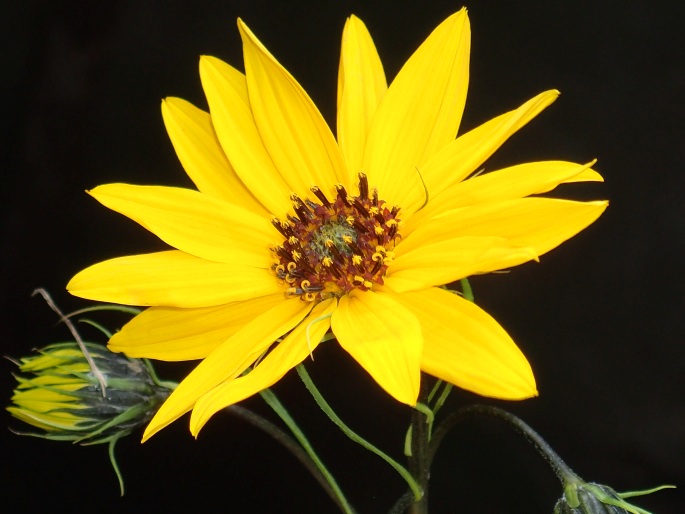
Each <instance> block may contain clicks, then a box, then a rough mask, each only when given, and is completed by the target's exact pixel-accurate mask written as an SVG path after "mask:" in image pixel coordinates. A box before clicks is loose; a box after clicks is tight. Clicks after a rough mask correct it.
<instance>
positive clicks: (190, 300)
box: [68, 10, 607, 438]
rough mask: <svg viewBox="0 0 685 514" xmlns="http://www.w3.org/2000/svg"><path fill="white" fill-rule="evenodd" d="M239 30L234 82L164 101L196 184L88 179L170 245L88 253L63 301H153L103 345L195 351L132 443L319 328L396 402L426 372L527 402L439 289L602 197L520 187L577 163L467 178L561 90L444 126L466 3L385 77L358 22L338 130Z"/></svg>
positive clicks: (349, 47) (506, 340)
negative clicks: (471, 123)
mask: <svg viewBox="0 0 685 514" xmlns="http://www.w3.org/2000/svg"><path fill="white" fill-rule="evenodd" d="M238 28H239V30H240V34H241V37H242V41H243V51H244V61H245V73H244V74H243V73H241V72H239V71H237V70H236V69H235V68H233V67H231V66H230V65H228V64H226V63H224V62H222V61H220V60H218V59H216V58H214V57H203V58H202V59H201V61H200V76H201V79H202V86H203V89H204V91H205V94H206V97H207V102H208V104H209V113H207V112H204V111H203V110H201V109H198V108H196V107H194V106H192V105H191V104H189V103H188V102H186V101H184V100H181V99H178V98H167V99H166V100H165V101H164V102H163V103H162V114H163V117H164V121H165V124H166V128H167V131H168V133H169V136H170V138H171V140H172V143H173V145H174V148H175V150H176V153H177V154H178V157H179V159H180V161H181V163H182V164H183V166H184V168H185V170H186V171H187V173H188V175H189V176H190V178H191V179H192V180H193V182H194V183H195V185H196V186H197V189H198V190H197V191H195V190H190V189H180V188H171V187H155V186H133V185H126V184H110V185H106V186H100V187H97V188H95V189H94V190H92V191H90V194H91V195H92V196H94V197H95V198H96V199H97V200H98V201H100V202H101V203H102V204H104V205H105V206H107V207H109V208H111V209H113V210H115V211H118V212H120V213H122V214H124V215H126V216H128V217H130V218H131V219H133V220H134V221H137V222H138V223H140V224H141V225H143V226H144V227H145V228H147V229H148V230H150V231H151V232H153V233H154V234H156V235H157V236H158V237H160V239H162V240H163V241H165V242H166V243H167V244H169V245H170V246H172V247H173V248H174V249H173V250H169V251H163V252H159V253H153V254H146V255H134V256H129V257H121V258H117V259H112V260H109V261H105V262H102V263H99V264H96V265H94V266H92V267H90V268H88V269H86V270H84V271H82V272H80V273H79V274H78V275H76V276H75V277H74V278H73V279H72V280H71V282H70V283H69V285H68V289H69V290H70V291H71V292H72V293H73V294H75V295H77V296H82V297H85V298H91V299H98V300H104V301H109V302H115V303H124V304H133V305H146V306H150V308H149V309H148V310H146V311H144V312H143V313H141V314H140V315H138V316H137V317H136V318H134V319H133V320H132V321H131V322H130V323H129V324H128V325H126V326H125V327H124V328H123V329H122V330H121V332H119V333H117V334H115V335H114V337H112V339H111V341H110V348H111V349H112V350H113V351H122V352H125V353H126V354H127V355H130V356H136V357H141V356H145V357H150V358H157V359H164V360H189V359H204V360H203V361H202V362H201V363H200V364H199V365H198V366H197V368H196V369H195V370H194V371H193V372H192V373H191V374H190V375H189V376H188V377H187V378H186V379H185V380H184V381H183V382H182V383H181V384H180V385H179V387H178V388H177V389H176V391H175V392H174V393H173V394H172V395H171V397H170V398H169V400H168V401H167V402H166V403H165V404H164V406H162V408H161V409H160V411H159V412H158V414H157V415H156V416H155V418H154V419H153V420H152V422H151V423H150V425H149V426H148V429H147V431H146V434H145V437H146V438H147V437H149V436H150V435H152V434H153V433H155V432H156V431H158V430H160V429H161V428H163V427H164V426H166V425H167V424H169V423H170V422H172V421H173V420H175V419H177V418H178V417H179V416H181V415H182V414H184V413H185V412H187V411H189V410H191V409H193V414H192V417H191V431H192V432H193V433H194V434H197V432H198V431H199V430H200V428H201V427H202V425H204V423H205V422H206V421H207V420H208V419H209V418H210V417H211V415H212V414H213V413H215V412H217V411H218V410H220V409H222V408H224V407H226V406H228V405H230V404H232V403H235V402H238V401H240V400H242V399H244V398H247V397H249V396H251V395H253V394H255V393H256V392H258V391H260V390H262V389H264V388H267V387H269V386H271V385H272V384H274V383H275V382H276V381H278V380H279V379H280V378H281V377H282V376H283V375H284V374H285V373H286V372H287V371H288V370H290V369H291V368H292V367H294V366H296V365H297V364H299V363H300V362H301V361H302V360H304V359H305V358H306V357H307V356H308V355H310V354H311V353H312V352H313V351H314V350H315V348H316V347H317V345H318V344H319V343H320V342H321V340H322V338H323V337H324V336H325V335H326V334H327V333H328V332H329V330H330V331H332V333H333V335H334V336H335V338H336V339H337V340H338V342H339V343H340V345H341V346H342V347H343V348H344V349H345V350H346V351H347V352H349V354H350V355H352V357H354V358H355V359H356V360H357V362H358V363H359V364H360V365H361V366H363V367H364V369H366V370H367V371H368V372H369V373H370V374H371V376H372V377H373V378H374V379H375V380H376V382H377V383H378V384H379V385H380V386H381V387H382V388H383V389H384V390H386V391H387V392H388V393H389V394H390V395H392V396H393V397H394V398H396V399H397V400H399V401H400V402H404V403H406V404H409V405H413V404H415V403H416V399H417V395H418V390H419V378H420V373H421V371H422V370H423V371H425V372H427V373H429V374H431V375H434V376H436V377H438V378H440V379H443V380H446V381H448V382H450V383H452V384H455V385H457V386H460V387H462V388H465V389H468V390H470V391H474V392H476V393H478V394H481V395H485V396H490V397H497V398H505V399H522V398H528V397H531V396H534V395H535V394H537V391H536V388H535V380H534V377H533V374H532V371H531V369H530V366H529V364H528V362H527V361H526V359H525V357H524V356H523V354H522V353H521V352H520V350H519V349H518V348H517V347H516V345H515V344H514V343H513V341H512V340H511V338H510V337H509V336H508V335H507V333H506V332H505V331H504V330H503V329H502V327H500V326H499V324H498V323H497V322H496V321H495V320H493V319H492V318H491V317H490V316H489V315H488V314H487V313H485V312H484V311H483V310H481V309H480V308H479V307H477V306H476V305H474V304H473V303H470V302H468V301H466V300H465V299H463V298H461V297H460V296H458V295H456V294H453V293H452V292H450V291H447V290H445V289H443V288H442V287H441V286H443V285H445V284H449V283H451V282H454V281H456V280H459V279H462V278H465V277H467V276H469V275H473V274H476V273H486V272H490V271H494V270H500V269H503V268H509V267H512V266H516V265H518V264H522V263H524V262H527V261H530V260H537V259H538V257H539V256H540V255H542V254H544V253H545V252H547V251H549V250H551V249H552V248H554V247H556V246H557V245H559V244H561V243H562V242H563V241H565V240H566V239H568V238H570V237H572V236H573V235H575V234H576V233H578V232H579V231H580V230H582V229H583V228H585V227H586V226H587V225H589V224H590V223H592V222H593V221H594V220H595V219H597V217H599V215H600V214H601V213H602V212H603V211H604V209H605V208H606V205H607V204H606V202H574V201H566V200H559V199H552V198H540V197H532V198H528V196H529V195H534V194H538V193H544V192H548V191H550V190H552V189H554V188H555V187H556V186H557V185H559V184H561V183H567V182H581V181H600V180H601V177H600V175H598V174H597V173H596V172H594V171H592V170H591V169H590V165H580V164H574V163H570V162H564V161H546V162H534V163H527V164H521V165H518V166H512V167H509V168H505V169H501V170H498V171H493V172H490V173H486V174H481V175H478V176H473V177H471V178H469V176H471V175H472V174H473V173H474V171H476V170H478V168H479V167H480V166H481V165H482V163H483V162H484V161H485V160H486V159H487V158H488V157H489V156H490V155H491V154H492V153H494V152H495V150H496V149H497V148H498V147H499V146H500V145H501V144H502V143H503V142H504V141H505V140H506V139H507V138H508V137H509V136H510V135H512V134H513V133H514V132H516V131H517V130H518V129H519V128H521V127H522V126H524V125H525V124H526V123H528V121H530V120H531V119H532V118H533V117H535V116H536V115H537V114H538V113H539V112H541V111H542V110H543V109H544V108H545V107H547V106H548V105H549V104H551V103H552V102H553V101H554V100H555V99H556V97H557V95H558V93H557V92H556V91H546V92H543V93H541V94H539V95H537V96H536V97H534V98H533V99H531V100H529V101H528V102H526V103H524V104H523V105H522V106H520V107H519V108H517V109H515V110H513V111H511V112H508V113H506V114H503V115H501V116H498V117H497V118H494V119H492V120H490V121H488V122H487V123H484V124H483V125H481V126H479V127H477V128H475V129H473V130H471V131H470V132H467V133H465V134H461V135H459V137H456V136H457V133H458V131H459V124H460V120H461V115H462V112H463V109H464V104H465V100H466V90H467V86H468V64H469V47H470V28H469V21H468V17H467V15H466V11H465V10H461V11H459V12H458V13H456V14H454V15H452V16H450V17H449V18H447V19H446V20H445V21H444V22H443V23H441V24H440V25H439V26H438V27H437V28H436V29H435V30H434V31H433V33H432V34H431V35H430V36H429V37H428V38H427V39H426V41H425V42H424V43H423V44H422V45H421V46H420V47H419V49H418V50H417V51H416V52H415V53H414V55H412V57H411V58H410V59H409V60H408V61H407V63H406V64H405V65H404V67H403V68H402V70H401V71H400V72H399V74H398V75H397V77H395V79H394V80H393V81H392V83H391V84H390V86H388V85H387V83H386V79H385V74H384V71H383V67H382V64H381V61H380V59H379V57H378V54H377V52H376V49H375V46H374V44H373V41H372V39H371V36H370V35H369V33H368V31H367V30H366V27H365V26H364V24H363V23H362V22H361V21H360V20H359V19H358V18H356V17H354V16H353V17H351V18H350V19H348V21H347V23H346V25H345V29H344V32H343V38H342V52H341V59H340V72H339V80H338V119H337V138H335V137H334V136H333V134H332V132H331V130H330V129H329V127H328V125H327V124H326V123H325V121H324V120H323V118H322V116H321V114H320V113H319V111H318V110H317V108H316V106H315V105H314V104H313V102H312V101H311V100H310V98H309V96H308V95H307V93H306V92H305V91H304V90H303V89H302V87H301V86H300V85H299V84H298V82H297V81H296V80H295V79H294V78H293V77H292V75H290V73H288V71H286V70H285V69H284V68H283V67H282V66H281V65H280V64H279V63H278V61H277V60H276V59H275V58H274V57H273V56H272V55H271V53H269V51H268V50H267V49H266V48H265V47H264V46H263V45H262V44H261V43H260V42H259V41H258V40H257V38H256V37H255V36H254V35H253V34H252V32H251V31H250V30H249V29H248V28H247V26H246V25H245V24H244V23H243V22H242V21H240V20H239V21H238ZM455 137H456V139H455ZM255 363H257V364H256V365H255ZM248 370H251V371H249V373H246V371H248Z"/></svg>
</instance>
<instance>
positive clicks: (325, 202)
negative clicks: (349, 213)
mask: <svg viewBox="0 0 685 514" xmlns="http://www.w3.org/2000/svg"><path fill="white" fill-rule="evenodd" d="M311 191H312V193H314V195H315V196H316V197H317V198H318V199H319V201H320V202H321V203H322V204H323V205H325V206H326V208H327V209H330V208H331V202H329V201H328V198H326V195H325V194H323V191H321V189H319V188H318V187H317V186H312V188H311Z"/></svg>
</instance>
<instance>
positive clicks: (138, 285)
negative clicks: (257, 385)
mask: <svg viewBox="0 0 685 514" xmlns="http://www.w3.org/2000/svg"><path fill="white" fill-rule="evenodd" d="M67 289H68V290H69V292H70V293H71V294H73V295H75V296H79V297H81V298H88V299H90V300H98V301H101V302H111V303H122V304H125V305H160V306H168V307H188V308H193V307H211V306H214V305H223V304H226V303H229V302H236V301H241V300H249V299H251V298H256V297H259V296H265V295H270V294H275V293H278V292H283V286H280V285H279V284H278V283H277V281H276V279H275V278H274V276H273V274H272V272H271V271H270V270H266V269H259V268H253V267H245V266H235V265H233V264H223V263H219V262H212V261H208V260H205V259H199V258H197V257H194V256H192V255H188V254H187V253H183V252H179V251H175V250H171V251H167V252H158V253H150V254H142V255H132V256H129V257H118V258H116V259H110V260H108V261H103V262H99V263H97V264H94V265H93V266H90V267H89V268H86V269H84V270H83V271H81V272H80V273H78V274H77V275H76V276H74V277H73V278H72V279H71V281H69V283H68V284H67Z"/></svg>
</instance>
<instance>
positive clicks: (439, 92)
mask: <svg viewBox="0 0 685 514" xmlns="http://www.w3.org/2000/svg"><path fill="white" fill-rule="evenodd" d="M470 42H471V30H470V27H469V20H468V16H467V15H466V9H462V10H461V11H459V12H458V13H456V14H454V15H452V16H450V17H449V18H447V19H446V20H445V21H443V22H442V23H441V24H440V25H439V26H438V27H437V28H436V29H435V30H434V31H433V32H432V33H431V35H430V36H428V38H427V39H426V40H425V41H424V42H423V44H422V45H421V46H420V47H419V48H418V50H416V52H415V53H414V54H413V55H412V56H411V57H410V58H409V60H408V61H407V63H406V64H405V65H404V66H403V67H402V70H400V72H399V73H398V74H397V77H396V78H395V80H393V82H392V84H390V87H389V88H388V92H387V93H386V94H385V96H384V97H383V100H382V102H381V104H380V106H379V107H378V111H377V112H376V116H375V117H374V119H373V124H372V125H371V130H370V131H369V135H368V138H367V141H366V147H365V152H364V165H363V169H364V171H365V172H366V173H367V174H368V175H369V184H370V185H371V186H372V187H377V188H378V190H379V192H380V193H381V195H382V197H383V198H384V199H385V200H387V201H388V202H390V203H391V204H393V205H401V206H405V205H412V204H413V203H415V202H418V201H419V199H420V201H423V197H424V194H423V187H422V184H421V178H420V175H419V172H418V171H417V170H419V171H423V165H424V163H425V162H426V161H427V160H428V159H429V158H430V157H431V156H432V155H433V154H435V153H436V152H438V151H439V150H440V149H441V148H442V147H444V146H445V145H447V144H448V143H449V142H450V141H453V140H454V138H455V137H456V135H457V130H458V129H459V124H460V122H461V116H462V112H463V110H464V104H465V102H466V90H467V88H468V67H469V51H470Z"/></svg>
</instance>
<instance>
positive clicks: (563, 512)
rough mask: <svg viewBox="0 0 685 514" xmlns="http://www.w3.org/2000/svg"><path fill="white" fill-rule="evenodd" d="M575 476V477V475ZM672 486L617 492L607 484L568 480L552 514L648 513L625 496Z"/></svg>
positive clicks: (639, 494)
mask: <svg viewBox="0 0 685 514" xmlns="http://www.w3.org/2000/svg"><path fill="white" fill-rule="evenodd" d="M576 478H577V477H576ZM670 487H673V486H668V485H665V486H661V487H655V488H654V489H649V490H646V491H632V492H627V493H618V492H616V491H614V490H613V489H612V488H611V487H609V486H607V485H601V484H594V483H586V482H582V481H581V480H580V479H577V480H573V481H568V482H567V483H566V487H565V488H564V496H562V497H561V499H560V500H559V501H557V504H556V505H555V506H554V514H650V513H649V511H646V510H644V509H642V508H640V507H636V506H635V505H633V504H631V503H628V502H627V501H626V500H625V498H629V497H631V496H642V495H645V494H650V493H653V492H656V491H659V490H661V489H666V488H670Z"/></svg>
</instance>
